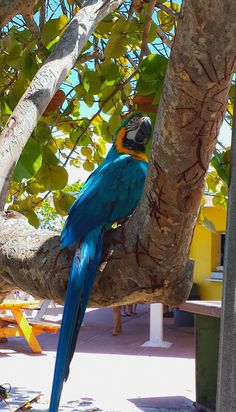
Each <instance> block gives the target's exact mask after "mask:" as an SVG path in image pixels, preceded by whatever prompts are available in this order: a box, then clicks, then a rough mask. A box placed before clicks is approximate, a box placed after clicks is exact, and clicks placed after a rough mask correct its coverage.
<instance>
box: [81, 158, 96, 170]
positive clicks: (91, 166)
mask: <svg viewBox="0 0 236 412" xmlns="http://www.w3.org/2000/svg"><path fill="white" fill-rule="evenodd" d="M83 168H84V170H86V171H87V172H92V171H93V169H94V164H93V163H92V162H90V161H89V160H85V162H84V163H83Z"/></svg>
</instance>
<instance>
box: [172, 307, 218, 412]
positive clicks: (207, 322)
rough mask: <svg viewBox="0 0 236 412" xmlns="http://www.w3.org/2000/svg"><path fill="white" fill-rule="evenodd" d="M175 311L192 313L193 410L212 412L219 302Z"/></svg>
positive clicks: (214, 402)
mask: <svg viewBox="0 0 236 412" xmlns="http://www.w3.org/2000/svg"><path fill="white" fill-rule="evenodd" d="M179 309H181V310H184V311H186V312H191V313H194V334H195V351H196V353H195V362H196V372H195V373H196V406H197V407H199V408H200V410H202V411H207V412H210V411H215V407H216V392H217V373H218V352H219V339H220V316H221V301H203V300H196V301H193V300H192V301H187V302H185V303H183V304H182V305H181V306H180V307H179Z"/></svg>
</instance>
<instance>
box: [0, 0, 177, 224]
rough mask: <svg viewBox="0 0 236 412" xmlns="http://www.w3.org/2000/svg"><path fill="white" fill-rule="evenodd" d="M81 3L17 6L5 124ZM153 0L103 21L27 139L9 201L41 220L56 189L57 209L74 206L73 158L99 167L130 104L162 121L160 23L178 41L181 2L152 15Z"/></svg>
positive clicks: (0, 83)
mask: <svg viewBox="0 0 236 412" xmlns="http://www.w3.org/2000/svg"><path fill="white" fill-rule="evenodd" d="M79 7H80V5H79V3H78V2H77V1H74V0H68V1H67V2H66V1H63V2H59V1H52V2H49V3H46V2H45V1H41V2H39V3H37V5H36V6H35V8H34V13H32V15H31V16H30V17H29V16H27V15H26V14H25V13H23V14H18V15H16V16H15V17H14V18H13V19H12V20H11V21H10V22H9V23H8V24H7V25H5V26H4V27H3V28H2V30H1V39H0V47H1V50H2V53H1V56H0V63H1V67H2V68H3V70H2V71H1V73H0V95H1V99H0V100H1V106H0V127H1V129H3V128H4V125H5V124H6V122H7V119H8V118H9V115H10V114H11V113H12V111H13V110H14V108H15V106H16V105H17V103H18V101H19V99H20V97H21V96H22V94H23V92H24V91H25V90H26V89H27V87H28V86H29V84H30V81H31V80H32V78H33V77H34V75H35V74H36V72H37V71H38V70H39V68H40V67H41V66H42V64H43V63H44V62H45V60H46V58H47V57H48V55H49V54H50V52H51V50H52V49H53V47H54V46H55V45H56V43H57V42H58V41H59V39H60V37H61V35H62V34H63V32H64V30H65V29H66V27H67V25H68V22H69V21H70V20H71V18H72V17H73V15H74V14H75V13H76V12H77V11H78V9H79ZM149 7H150V5H149V3H145V2H141V1H136V2H133V3H132V4H130V3H129V2H125V3H124V4H123V5H122V6H121V7H120V8H119V10H117V11H115V12H113V13H111V14H110V15H108V16H107V17H106V18H105V19H104V20H103V21H102V22H101V23H100V24H99V25H98V26H97V28H96V31H95V33H94V34H93V35H92V36H91V37H90V39H89V40H88V42H87V44H86V45H85V47H84V49H83V53H82V55H81V56H80V57H79V59H78V60H77V63H76V65H75V67H74V68H73V69H72V70H71V72H70V73H69V74H68V76H67V78H66V80H65V82H64V83H63V84H62V86H61V88H60V89H59V90H58V91H57V92H56V93H55V95H54V97H53V98H52V100H51V102H50V103H49V105H48V107H47V108H46V110H45V111H44V114H43V116H42V118H41V120H40V122H39V123H38V125H37V127H36V129H35V130H34V132H33V133H32V135H31V137H30V139H29V141H28V143H27V145H26V146H25V148H24V150H23V152H22V154H21V157H20V159H19V161H18V163H17V165H16V168H15V171H14V176H13V179H12V182H11V187H10V190H9V192H8V198H7V202H8V203H9V204H10V208H11V209H14V210H16V211H18V212H20V213H23V214H24V215H25V216H26V217H27V218H28V219H29V222H30V223H31V224H33V225H34V226H36V227H38V226H39V219H38V215H37V214H36V210H37V209H38V208H40V207H42V205H43V202H44V201H45V199H46V198H47V197H48V195H49V194H52V197H51V198H52V199H53V203H54V208H55V210H56V211H57V213H59V214H60V215H61V216H64V215H65V214H66V213H67V211H68V207H69V206H70V204H71V201H72V198H71V195H70V194H69V193H68V192H67V191H66V190H64V189H65V188H66V186H67V184H68V172H67V168H68V165H70V166H71V167H73V168H78V169H80V168H83V169H84V170H85V171H89V172H92V171H93V170H94V168H95V167H96V166H97V165H99V164H100V163H101V162H102V161H103V158H104V156H105V155H106V152H107V148H108V146H109V143H111V142H112V136H113V133H114V131H115V129H116V128H117V126H118V125H119V123H120V122H121V120H122V118H123V116H124V115H125V114H126V113H127V112H129V111H131V110H135V109H138V110H143V111H145V112H147V113H149V114H150V116H151V117H152V120H153V122H154V121H155V113H156V109H157V105H158V103H159V99H160V95H161V90H162V85H163V80H164V76H165V71H166V67H167V61H168V56H169V49H168V47H167V46H166V44H165V42H164V41H163V39H162V38H161V37H160V35H159V34H158V28H159V30H162V32H163V36H165V38H166V40H167V39H168V41H171V40H172V39H173V36H174V31H175V26H176V22H177V19H178V13H179V9H180V6H179V5H178V4H177V3H175V2H163V1H160V2H157V5H156V7H155V11H154V14H153V17H152V18H151V19H150V17H149V16H148V10H149ZM162 8H163V9H162ZM148 23H149V26H148V30H147V27H146V26H147V24H148ZM145 56H146V57H145ZM153 90H155V92H153ZM78 175H79V173H78Z"/></svg>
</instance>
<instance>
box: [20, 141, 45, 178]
mask: <svg viewBox="0 0 236 412" xmlns="http://www.w3.org/2000/svg"><path fill="white" fill-rule="evenodd" d="M41 164H42V153H41V148H40V145H39V144H38V143H37V142H35V141H34V140H33V139H32V138H30V139H29V140H28V142H27V143H26V145H25V147H24V150H23V152H22V154H21V156H20V158H19V160H18V163H17V165H16V168H15V171H14V175H13V179H14V180H16V181H17V182H20V181H21V180H22V179H24V178H26V179H29V178H31V177H32V176H34V174H35V173H36V172H37V170H38V169H39V168H40V166H41Z"/></svg>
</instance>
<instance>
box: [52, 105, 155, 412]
mask: <svg viewBox="0 0 236 412" xmlns="http://www.w3.org/2000/svg"><path fill="white" fill-rule="evenodd" d="M151 133H152V127H151V122H150V119H149V117H146V116H143V115H142V114H141V113H134V114H132V115H130V116H128V117H127V118H126V119H125V120H123V122H122V123H121V125H120V126H119V127H118V129H117V130H116V132H115V134H114V142H113V145H112V147H111V149H110V150H109V152H108V154H107V156H106V158H105V160H104V162H103V163H102V164H101V165H100V166H99V167H98V168H97V169H96V170H95V171H94V172H93V173H92V174H91V175H90V177H89V178H88V180H87V181H86V183H85V184H84V186H83V188H82V189H81V191H80V192H79V194H78V197H77V199H76V200H75V202H74V203H73V205H72V206H71V208H70V210H69V216H68V218H67V221H66V223H65V226H64V229H63V231H62V234H61V247H62V248H67V247H69V246H72V245H73V244H78V247H77V249H76V252H75V255H74V259H73V263H72V268H71V273H70V278H69V283H68V287H67V293H66V299H65V305H64V312H63V318H62V324H61V330H60V336H59V342H58V348H57V357H56V364H55V370H54V378H53V386H52V393H51V402H50V408H49V412H57V410H58V407H59V402H60V397H61V391H62V386H63V382H64V381H66V380H67V378H68V375H69V366H70V362H71V360H72V357H73V354H74V351H75V346H76V340H77V336H78V333H79V330H80V326H81V323H82V321H83V318H84V314H85V311H86V307H87V304H88V300H89V297H90V294H91V290H92V287H93V283H94V279H95V276H96V269H97V266H98V264H99V262H100V258H101V252H102V235H103V232H104V231H105V230H107V229H108V228H110V227H111V225H112V224H113V223H114V222H116V221H119V220H121V219H123V218H125V217H127V216H129V215H131V214H132V212H133V211H134V209H135V208H136V206H137V203H138V201H139V200H140V198H141V196H142V193H143V188H144V181H145V177H146V174H147V168H148V159H147V157H146V155H145V145H146V144H147V143H148V141H149V139H150V137H151Z"/></svg>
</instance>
